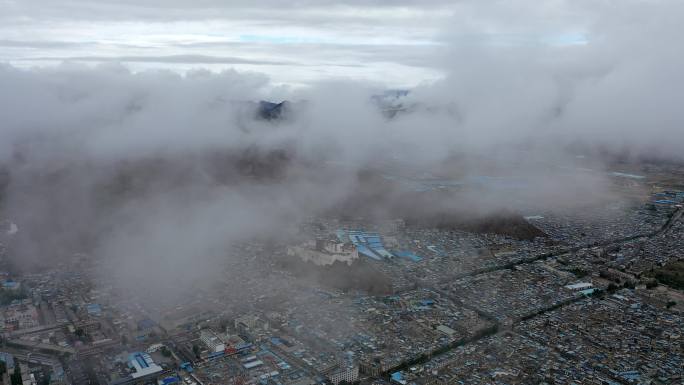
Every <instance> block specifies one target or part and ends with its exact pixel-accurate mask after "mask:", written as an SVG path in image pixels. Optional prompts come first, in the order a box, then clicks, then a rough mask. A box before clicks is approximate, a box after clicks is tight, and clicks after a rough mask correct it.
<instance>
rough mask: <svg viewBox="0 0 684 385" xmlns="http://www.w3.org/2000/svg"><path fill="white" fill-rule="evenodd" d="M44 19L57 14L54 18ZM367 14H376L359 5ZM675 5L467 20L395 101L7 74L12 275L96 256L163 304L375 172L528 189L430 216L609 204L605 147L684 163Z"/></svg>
mask: <svg viewBox="0 0 684 385" xmlns="http://www.w3.org/2000/svg"><path fill="white" fill-rule="evenodd" d="M33 3H36V4H37V3H38V2H35V1H34V2H33ZM52 4H54V3H53V2H51V3H50V4H47V3H45V4H44V6H45V8H46V10H48V11H50V12H59V9H58V8H56V7H53V5H52ZM69 4H77V3H76V2H69ZM93 4H94V5H93V7H99V6H106V7H115V8H116V7H119V6H115V4H114V3H104V2H99V3H93ZM117 4H118V3H117ZM150 4H151V3H150ZM165 4H166V5H167V6H168V7H169V8H173V12H176V11H177V10H178V9H179V8H181V9H184V7H189V6H188V5H187V4H186V3H168V2H165ZM217 4H218V3H217ZM306 4H307V5H311V4H310V3H306ZM421 4H424V3H422V2H421ZM317 5H322V3H317ZM370 5H372V6H373V7H376V8H383V9H384V6H383V5H382V4H380V3H377V2H374V3H372V4H371V3H365V2H350V3H349V4H348V6H349V7H361V8H363V7H367V6H370ZM401 5H402V6H404V7H408V8H410V9H420V7H419V5H418V3H413V4H411V2H402V3H401ZM442 5H443V6H444V7H446V6H447V5H448V4H442ZM4 6H7V5H4ZM10 6H11V7H13V12H14V15H21V14H22V12H27V11H25V10H22V9H23V8H24V6H23V5H20V4H18V3H10ZM217 6H218V5H217ZM135 7H137V6H134V5H128V6H120V8H118V9H119V11H120V14H119V16H117V17H123V18H133V14H128V13H126V12H127V11H126V10H127V9H129V8H130V9H133V8H135ZM682 7H683V6H682V5H680V4H679V3H677V2H674V1H659V2H649V3H643V2H637V1H622V2H619V3H617V2H612V1H603V2H572V3H571V2H565V1H554V2H551V3H550V4H546V5H543V6H542V5H533V4H532V2H522V3H520V4H517V5H516V6H515V7H513V6H512V5H510V4H508V3H502V2H477V4H475V3H469V2H465V3H459V4H458V5H457V6H455V8H453V9H452V10H451V11H453V12H451V11H450V12H448V13H446V14H447V15H450V17H453V19H449V20H450V21H451V22H450V23H444V24H442V26H443V27H444V28H440V29H439V32H438V33H435V36H434V40H433V41H432V42H433V43H434V44H435V46H436V47H437V46H438V47H441V48H440V49H439V50H423V49H422V48H421V49H420V50H417V51H415V52H420V55H417V54H411V53H410V52H409V53H402V54H401V55H396V52H394V53H393V54H392V55H395V56H393V57H394V58H395V59H396V62H403V63H404V64H406V63H408V62H410V63H412V65H415V66H417V67H420V66H426V67H428V66H429V67H431V68H433V69H434V70H436V71H440V72H442V73H444V74H445V76H444V77H443V79H441V80H438V81H432V82H427V83H422V84H421V85H419V86H417V87H415V88H412V89H411V92H409V93H408V94H407V95H403V94H400V96H396V97H395V96H393V95H394V94H388V95H387V96H385V97H383V98H378V97H377V95H382V94H383V88H384V86H385V85H386V82H384V81H383V80H384V78H383V77H378V81H377V82H369V81H361V80H358V79H357V80H354V79H348V78H347V79H343V80H340V79H339V77H337V76H329V77H327V79H325V80H321V79H318V80H315V81H314V80H312V81H311V82H309V83H308V84H307V85H306V87H289V86H287V85H282V84H281V83H282V82H281V81H278V82H273V81H272V80H270V79H269V77H268V76H267V75H263V74H260V73H258V72H255V71H252V72H243V71H235V70H227V71H223V72H218V73H217V72H209V71H206V70H193V71H190V72H188V73H186V74H183V75H180V74H178V73H175V72H172V71H169V70H150V71H142V72H137V71H132V70H130V69H129V68H127V67H125V66H123V65H119V64H114V63H107V64H103V65H97V66H94V67H92V66H83V65H78V64H62V65H59V66H49V67H44V68H31V69H26V68H23V69H21V68H17V67H16V66H13V65H3V66H2V67H0V122H1V123H0V164H1V165H2V167H3V168H4V169H5V170H7V173H6V174H7V175H9V178H8V181H6V182H5V184H6V186H7V188H6V193H5V196H4V199H3V202H2V206H1V207H2V212H1V213H2V215H3V216H6V217H9V218H11V219H13V220H14V221H16V222H17V223H19V224H20V228H21V230H20V232H19V235H18V238H17V240H16V243H17V245H20V247H19V248H18V249H17V250H15V252H16V253H17V254H16V255H20V259H19V260H17V261H16V262H21V263H24V264H25V265H35V264H48V265H49V264H50V263H51V261H52V260H53V259H55V260H56V259H58V258H59V257H60V254H64V253H72V252H75V251H81V250H87V251H88V252H91V253H94V254H97V256H98V257H99V258H103V259H105V260H107V261H109V264H108V266H107V268H108V270H107V271H108V272H111V271H114V272H115V273H114V274H116V276H119V277H121V279H122V281H124V282H134V281H136V280H139V279H140V278H143V277H145V279H146V280H149V281H150V282H156V283H157V286H158V287H161V288H163V287H164V285H165V282H166V281H165V280H164V277H167V276H169V275H173V274H175V273H177V272H179V271H183V272H184V274H183V275H184V276H186V277H188V278H189V279H190V280H192V279H200V278H206V277H209V276H213V274H217V272H218V271H220V270H219V269H216V268H215V267H216V266H217V265H218V264H220V261H222V260H225V259H226V258H230V256H229V255H226V254H227V251H226V250H228V247H229V246H230V245H231V244H234V243H235V242H237V241H244V240H249V239H253V238H254V237H260V238H275V239H281V240H282V239H287V238H288V237H290V236H291V235H292V233H293V232H294V229H296V227H297V225H298V224H299V223H301V222H302V221H303V220H305V219H306V218H310V217H315V216H318V215H322V214H323V213H329V212H330V210H332V209H333V208H336V207H338V206H339V205H340V204H343V203H346V202H347V201H348V200H349V199H353V198H354V197H355V196H356V195H355V194H357V193H358V190H359V189H360V188H362V187H363V186H360V182H359V178H358V174H360V173H362V172H366V171H369V170H372V171H375V172H378V170H379V171H380V172H381V173H383V174H385V175H386V176H392V177H402V178H407V179H410V178H411V177H415V176H416V175H427V174H430V175H431V176H434V177H441V178H453V179H459V178H461V179H463V178H466V179H467V178H468V177H473V176H482V175H486V176H496V177H514V178H516V180H524V181H525V185H524V186H523V187H520V188H519V189H518V190H517V191H516V192H515V193H511V192H510V191H505V192H497V191H485V192H482V191H479V192H478V193H477V194H473V195H464V196H461V200H458V201H451V200H445V201H444V202H435V207H436V208H439V209H451V208H458V207H459V206H460V207H463V206H467V207H469V208H470V209H471V210H474V211H478V210H481V211H485V210H489V211H491V210H499V209H511V208H513V209H514V208H515V207H522V206H524V205H526V204H531V203H534V204H536V205H542V206H544V208H546V209H552V208H553V207H556V206H559V202H562V205H563V206H565V207H568V206H569V207H572V206H573V205H579V204H587V203H592V202H593V203H596V202H601V201H602V199H604V197H605V193H606V190H607V183H606V180H605V178H604V177H602V174H601V173H600V172H599V171H600V170H602V168H604V167H607V166H606V165H605V164H603V163H602V159H601V158H600V157H595V156H592V155H596V154H597V153H598V150H601V151H602V152H610V153H629V154H630V155H635V156H648V157H665V158H669V159H681V156H682V155H681V149H682V144H683V143H684V128H683V127H682V123H684V121H683V120H684V118H683V114H682V113H681V110H680V109H679V108H678V105H677V103H678V101H679V100H681V99H682V98H681V92H682V91H681V90H682V87H683V86H684V79H683V78H682V75H681V71H680V68H684V52H682V49H683V48H682V45H681V44H678V42H677V37H678V36H680V35H681V34H682V33H681V32H683V31H682V27H681V26H680V25H681V23H679V20H680V19H681V16H683V15H684V12H683V8H682ZM92 9H94V8H92V7H91V10H92ZM197 11H198V12H201V11H202V10H200V9H198V10H197ZM385 11H386V10H385ZM385 11H383V12H385ZM526 11H527V12H526ZM40 12H42V11H39V13H40ZM173 12H172V13H173ZM311 12H313V11H311ZM162 13H163V12H162ZM136 15H137V14H136ZM281 15H282V14H281ZM7 17H9V16H7ZM41 17H42V16H41ZM68 17H69V16H68V15H67V14H61V15H60V18H68ZM79 17H85V16H79ZM135 17H140V16H139V15H138V16H135ZM169 18H173V17H171V16H169ZM39 19H40V18H39ZM294 19H296V15H295V16H292V19H290V21H289V22H288V23H295V21H294ZM41 20H47V19H41ZM578 31H579V32H578ZM424 37H425V36H422V37H421V39H422V38H424ZM558 39H565V40H563V41H559V40H558ZM547 40H551V41H547ZM11 41H14V42H15V43H12V44H15V45H16V41H17V40H16V39H14V40H11ZM34 43H35V44H34V47H35V48H36V49H38V50H42V49H44V48H41V46H42V45H44V44H45V43H44V42H40V41H37V42H34ZM205 43H206V42H205ZM205 43H202V44H205ZM219 43H220V44H225V43H226V42H219ZM7 44H9V43H7ZM317 44H319V43H317ZM320 44H321V46H323V47H327V48H328V49H330V46H329V45H326V44H325V43H320ZM352 46H353V44H352ZM410 46H411V45H408V47H410ZM305 47H306V46H305ZM423 48H424V47H423ZM349 49H350V51H353V52H356V54H357V55H359V57H364V56H363V55H362V54H359V52H360V51H359V50H358V49H357V48H349ZM141 52H142V51H141ZM428 53H429V55H427V54H428ZM172 54H174V55H175V54H176V52H175V51H174V52H172ZM424 54H425V55H424ZM155 55H156V53H155ZM41 56H44V55H41ZM129 56H130V55H129ZM417 56H420V58H419V59H418V58H417ZM367 57H370V58H371V59H369V61H373V60H375V59H372V55H371V54H369V56H367ZM185 58H186V59H187V57H185ZM135 60H139V59H135ZM140 60H142V59H140ZM155 60H160V59H159V58H157V59H155ZM239 60H243V59H239ZM250 60H252V62H257V61H260V60H264V59H263V58H261V57H257V56H255V57H253V58H252V59H250ZM268 60H272V59H268ZM86 61H107V62H109V61H110V60H97V56H94V58H93V57H91V58H90V59H89V60H86ZM191 64H193V66H195V65H198V62H194V63H191ZM262 64H263V63H262ZM271 64H273V62H271ZM288 64H292V63H288ZM336 64H337V65H339V64H340V63H338V62H336ZM395 64H396V63H395ZM380 67H381V68H386V69H392V68H395V67H393V66H392V64H387V63H384V62H382V63H381V64H380ZM287 74H288V73H287V72H285V73H284V74H281V79H282V78H283V77H287V76H286V75H287ZM402 75H403V76H405V73H403V74H402ZM324 78H326V77H325V76H324ZM311 79H313V78H311ZM411 82H412V83H421V82H420V81H415V80H413V79H411ZM259 100H273V101H281V100H288V101H290V102H291V103H290V104H289V105H288V106H287V108H286V110H287V111H288V113H287V114H285V117H284V118H283V119H281V120H266V119H260V118H257V117H256V111H257V107H258V104H257V102H258V101H259ZM578 155H587V157H584V158H578V157H577V156H578ZM578 159H581V161H580V160H578ZM587 166H590V167H592V168H593V169H594V170H596V172H593V173H592V172H587V171H586V170H584V168H586V167H587ZM1 185H2V184H1V183H0V186H1ZM382 186H384V185H381V186H380V187H379V188H382ZM383 194H384V197H386V199H385V201H386V202H385V203H387V205H386V206H385V205H380V206H378V207H377V211H381V212H382V213H381V214H382V215H383V216H385V217H392V216H393V215H397V213H395V212H393V211H392V210H393V208H394V207H396V205H394V206H393V204H392V203H396V202H403V201H402V200H401V199H403V197H401V196H399V195H400V194H399V193H398V192H397V191H383ZM395 199H396V200H395ZM373 214H378V213H377V212H374V213H373ZM110 268H111V270H110ZM155 277H157V279H155ZM151 286H154V285H151Z"/></svg>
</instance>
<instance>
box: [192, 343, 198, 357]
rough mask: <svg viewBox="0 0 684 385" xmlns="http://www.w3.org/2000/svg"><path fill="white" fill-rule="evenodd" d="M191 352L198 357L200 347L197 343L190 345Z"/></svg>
mask: <svg viewBox="0 0 684 385" xmlns="http://www.w3.org/2000/svg"><path fill="white" fill-rule="evenodd" d="M192 352H193V353H195V357H197V358H200V347H199V346H197V345H192Z"/></svg>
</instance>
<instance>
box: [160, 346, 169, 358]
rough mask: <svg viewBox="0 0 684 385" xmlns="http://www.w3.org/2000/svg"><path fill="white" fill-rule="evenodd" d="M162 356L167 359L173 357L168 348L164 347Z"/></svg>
mask: <svg viewBox="0 0 684 385" xmlns="http://www.w3.org/2000/svg"><path fill="white" fill-rule="evenodd" d="M161 354H162V356H164V357H167V358H168V357H171V351H170V350H169V349H168V348H167V347H166V346H163V347H162V348H161Z"/></svg>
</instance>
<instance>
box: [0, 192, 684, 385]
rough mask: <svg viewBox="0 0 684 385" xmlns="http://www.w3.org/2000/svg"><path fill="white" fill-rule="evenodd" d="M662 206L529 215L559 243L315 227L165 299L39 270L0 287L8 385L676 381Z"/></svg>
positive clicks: (2, 357) (64, 270)
mask: <svg viewBox="0 0 684 385" xmlns="http://www.w3.org/2000/svg"><path fill="white" fill-rule="evenodd" d="M664 193H666V194H670V195H654V198H652V199H650V200H649V203H648V204H651V206H649V205H648V204H647V205H645V206H644V205H633V206H623V205H621V204H619V203H615V204H610V205H608V206H607V207H603V208H601V209H596V210H593V211H592V213H591V215H589V214H587V213H584V212H581V211H576V212H571V213H567V214H559V212H555V213H546V212H539V213H535V215H531V216H529V221H530V222H532V223H534V224H535V225H537V226H539V228H541V229H542V230H543V231H544V232H545V233H547V234H548V235H549V237H548V238H536V239H531V240H520V239H514V238H511V237H508V236H504V235H499V234H489V233H486V234H480V233H472V232H466V231H462V230H453V229H451V230H446V229H435V228H425V227H421V226H409V225H406V224H405V223H404V222H403V221H400V220H392V221H385V222H380V223H366V221H365V220H364V219H362V218H357V219H347V220H339V219H326V218H316V219H315V220H312V223H307V224H305V225H304V226H302V230H301V231H302V233H303V234H302V235H303V236H302V237H301V238H300V239H310V240H311V239H313V240H314V241H306V242H303V243H301V242H300V243H296V242H293V244H286V243H283V244H279V243H276V244H272V243H266V242H260V241H258V240H250V241H246V242H243V243H238V244H233V245H232V246H231V248H230V250H229V251H228V254H229V257H227V258H226V261H225V266H221V268H223V269H224V270H223V271H218V272H217V273H219V274H221V276H224V277H226V278H225V279H221V280H217V281H216V282H212V284H210V285H204V284H201V283H202V282H200V283H199V284H197V285H194V286H192V290H186V291H184V292H174V295H169V296H167V297H164V298H158V297H154V296H152V295H150V293H149V291H148V290H146V282H145V280H144V279H141V281H140V282H138V283H137V284H136V283H132V284H130V283H128V284H126V285H121V284H120V283H119V282H116V281H115V278H111V277H115V275H114V274H111V275H110V274H106V270H105V271H104V272H105V274H103V270H102V269H104V268H103V267H102V266H100V267H99V269H100V270H98V272H99V274H94V272H93V269H94V265H96V264H97V263H98V262H97V259H93V258H90V257H87V256H83V255H78V254H77V255H74V256H73V257H72V258H71V259H70V260H66V261H64V262H63V263H62V264H61V265H59V266H58V267H56V268H54V269H52V270H49V271H45V272H41V273H31V274H24V275H22V276H16V277H14V276H12V275H11V274H9V273H4V274H3V273H0V284H1V288H0V290H2V293H3V297H2V298H5V299H6V301H5V302H4V303H2V304H1V306H0V328H2V330H0V332H1V333H2V337H3V338H2V340H3V344H2V345H1V346H0V361H2V362H4V363H5V367H6V368H7V369H8V370H7V372H6V373H5V375H4V377H3V381H5V382H6V378H7V377H8V376H10V375H11V374H13V373H15V372H16V373H19V372H20V373H21V376H22V381H23V383H24V384H26V385H29V384H34V383H36V384H37V383H40V384H56V385H61V384H74V385H85V384H101V385H105V384H106V385H127V384H158V385H172V384H186V385H219V384H221V385H226V384H229V385H317V384H320V385H323V384H335V385H338V384H345V383H355V382H361V383H363V384H369V385H370V384H383V385H387V384H405V385H413V384H415V385H429V384H439V385H442V384H443V385H446V384H527V383H539V384H544V383H546V384H555V383H558V384H597V385H598V384H601V385H603V384H608V385H613V384H639V383H645V384H654V385H660V384H675V383H681V382H682V381H683V377H682V376H683V373H682V362H684V357H683V353H682V344H683V343H684V340H683V339H682V338H683V334H684V332H683V330H684V323H683V319H682V305H683V304H684V300H682V301H680V302H681V303H677V302H676V301H678V300H677V299H676V298H684V295H683V294H682V293H681V292H680V291H677V290H675V289H674V288H673V287H670V286H668V285H667V284H664V283H662V282H660V283H658V282H657V280H658V279H657V276H656V273H655V271H657V269H658V268H661V267H662V266H664V265H666V264H669V263H672V262H673V261H678V260H682V259H683V257H684V254H683V253H684V251H683V250H684V219H683V218H682V212H683V209H682V208H680V207H677V205H678V204H679V203H677V202H678V201H677V199H679V198H680V195H677V194H678V193H676V192H675V193H674V195H672V194H673V193H672V192H671V191H666V192H664ZM657 194H660V192H658V193H657ZM656 198H657V199H656ZM660 198H662V199H660ZM666 198H667V199H666ZM657 200H663V201H664V200H671V201H672V202H674V203H672V202H660V203H658V202H656V201H657ZM537 214H538V215H537ZM314 221H315V223H313V222H314ZM288 255H289V257H292V256H296V257H299V258H301V260H302V261H303V262H305V263H307V264H308V263H310V264H312V265H315V266H316V267H318V268H320V269H321V270H312V271H314V272H320V271H325V269H332V268H333V267H336V268H337V267H339V268H341V269H347V268H348V269H350V270H349V271H354V270H352V268H354V267H356V266H358V264H359V263H361V264H363V266H365V267H364V268H368V269H370V271H371V272H372V274H371V277H372V278H375V276H374V274H375V273H377V275H378V276H380V275H383V276H384V277H388V279H389V280H390V281H391V289H390V290H389V292H383V293H381V294H377V293H372V294H371V293H369V292H368V291H366V290H364V289H361V288H358V287H356V286H354V284H350V285H348V286H345V287H343V288H340V287H336V286H334V285H331V284H328V283H327V282H324V281H321V280H316V279H315V275H316V273H312V275H313V276H314V277H313V278H312V277H309V276H302V275H298V274H297V272H296V271H293V270H289V269H288V267H287V265H286V264H284V263H283V260H286V258H287V257H288ZM0 257H2V256H1V255H0ZM1 260H2V259H1V258H0V261H1ZM337 262H340V263H337ZM332 265H334V266H332ZM307 266H308V265H307ZM0 267H2V266H0ZM95 276H97V277H98V279H97V280H93V279H92V277H95ZM356 278H357V277H354V276H352V277H351V278H350V280H351V281H354V279H356ZM654 282H655V283H657V284H658V285H656V286H654ZM174 283H175V281H174V280H170V285H173V284H174ZM352 283H353V282H352ZM677 296H679V297H677ZM24 380H25V381H24Z"/></svg>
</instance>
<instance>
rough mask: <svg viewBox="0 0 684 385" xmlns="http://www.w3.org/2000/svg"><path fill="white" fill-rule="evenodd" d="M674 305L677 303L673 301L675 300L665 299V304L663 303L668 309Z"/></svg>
mask: <svg viewBox="0 0 684 385" xmlns="http://www.w3.org/2000/svg"><path fill="white" fill-rule="evenodd" d="M676 305H677V302H675V301H667V305H665V307H666V308H668V309H669V308H671V307H673V306H676Z"/></svg>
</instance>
